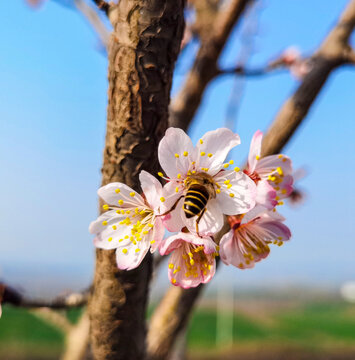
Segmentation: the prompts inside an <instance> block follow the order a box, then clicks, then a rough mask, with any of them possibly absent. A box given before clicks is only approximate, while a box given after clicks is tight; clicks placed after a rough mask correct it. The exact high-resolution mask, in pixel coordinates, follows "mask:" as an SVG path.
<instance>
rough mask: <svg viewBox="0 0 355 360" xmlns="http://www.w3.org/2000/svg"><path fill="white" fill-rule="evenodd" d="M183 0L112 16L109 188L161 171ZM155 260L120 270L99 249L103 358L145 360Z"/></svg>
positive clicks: (94, 339) (145, 3)
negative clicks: (161, 146) (160, 155)
mask: <svg viewBox="0 0 355 360" xmlns="http://www.w3.org/2000/svg"><path fill="white" fill-rule="evenodd" d="M183 5H184V1H183V0H176V1H173V2H172V1H168V0H121V1H120V2H119V3H118V5H117V7H115V9H114V10H113V11H114V14H110V19H111V21H113V19H114V21H115V23H114V31H113V34H112V36H111V41H110V44H109V72H108V80H109V90H108V111H107V131H106V143H105V150H104V160H103V168H102V185H104V184H107V183H109V182H114V181H120V182H124V183H126V184H127V185H129V186H131V187H132V188H134V189H136V190H139V189H138V174H139V172H140V171H141V170H147V171H150V172H154V171H157V170H158V162H157V146H158V143H159V141H160V139H161V137H162V136H163V134H164V132H165V129H166V128H167V125H168V104H169V93H170V88H171V81H172V73H173V68H174V64H175V61H176V58H177V54H178V51H179V47H180V42H181V37H182V32H183V24H184V19H183ZM151 262H152V259H151V256H149V255H148V256H146V258H145V260H144V261H143V262H142V264H141V266H140V267H139V268H138V269H135V270H133V271H119V270H118V269H117V266H116V261H115V253H114V251H107V250H96V271H95V278H94V289H93V296H92V298H91V300H90V303H89V316H90V322H91V346H92V352H93V355H94V358H95V359H116V360H117V359H125V360H129V359H132V360H139V359H143V358H144V357H145V335H146V328H145V310H146V303H147V293H148V284H149V280H150V276H151V268H152V266H151Z"/></svg>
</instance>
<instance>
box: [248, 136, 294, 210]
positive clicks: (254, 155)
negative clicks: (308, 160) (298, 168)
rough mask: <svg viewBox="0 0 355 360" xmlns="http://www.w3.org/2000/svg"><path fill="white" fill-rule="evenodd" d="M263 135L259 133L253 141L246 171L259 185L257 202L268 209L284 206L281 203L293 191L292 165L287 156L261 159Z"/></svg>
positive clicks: (280, 155)
mask: <svg viewBox="0 0 355 360" xmlns="http://www.w3.org/2000/svg"><path fill="white" fill-rule="evenodd" d="M262 138H263V133H262V132H261V131H259V130H258V131H257V132H256V133H255V134H254V136H253V138H252V141H251V144H250V151H249V156H248V165H247V167H246V169H245V170H244V172H245V174H247V175H248V176H249V177H250V178H251V179H253V180H254V182H255V183H256V185H257V195H256V202H257V204H259V205H262V206H264V207H265V208H267V209H269V210H270V209H272V208H274V207H275V206H276V205H282V204H283V202H282V201H279V200H282V199H284V198H286V197H287V196H289V195H290V194H291V192H292V191H293V187H292V184H293V177H292V163H291V159H290V158H289V157H287V156H285V155H282V154H279V155H270V156H265V157H263V158H260V153H261V141H262Z"/></svg>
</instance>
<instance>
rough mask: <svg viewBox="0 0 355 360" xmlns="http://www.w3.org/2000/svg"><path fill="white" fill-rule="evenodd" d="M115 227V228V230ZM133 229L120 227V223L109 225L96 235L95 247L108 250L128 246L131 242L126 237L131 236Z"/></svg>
mask: <svg viewBox="0 0 355 360" xmlns="http://www.w3.org/2000/svg"><path fill="white" fill-rule="evenodd" d="M113 226H115V227H114V228H113ZM131 229H132V226H126V225H119V224H118V222H116V224H115V225H112V223H111V224H110V223H109V224H108V225H107V226H106V229H105V230H103V231H101V232H99V233H98V234H97V235H96V237H95V239H94V245H95V246H96V247H97V248H100V249H106V250H111V249H116V248H118V247H124V246H127V245H128V244H129V243H130V240H129V238H127V239H126V238H125V237H128V236H130V235H131Z"/></svg>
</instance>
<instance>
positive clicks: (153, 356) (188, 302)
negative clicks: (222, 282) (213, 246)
mask: <svg viewBox="0 0 355 360" xmlns="http://www.w3.org/2000/svg"><path fill="white" fill-rule="evenodd" d="M229 229H230V227H229V225H228V223H227V222H225V224H224V226H223V228H222V229H221V230H220V232H219V233H218V234H217V235H216V237H215V238H216V241H217V243H219V241H220V239H221V238H222V236H223V235H224V234H225V233H226V232H227V231H228V230H229ZM204 288H205V285H203V284H201V285H199V286H197V287H196V288H191V289H182V288H180V287H177V286H171V287H170V288H169V290H168V291H167V293H166V294H165V295H164V297H163V299H162V301H161V302H160V303H159V305H158V307H157V308H156V310H155V311H154V314H153V316H152V318H151V320H150V324H149V331H148V336H147V341H148V350H147V351H148V359H149V360H164V359H167V358H168V356H169V354H170V352H171V351H172V348H173V345H174V343H175V341H176V339H177V336H178V334H179V333H180V331H181V330H182V329H184V328H185V326H186V324H187V322H188V320H189V317H190V315H191V313H192V310H193V307H194V305H195V303H196V301H197V299H198V297H199V295H200V294H201V292H202V291H203V289H204Z"/></svg>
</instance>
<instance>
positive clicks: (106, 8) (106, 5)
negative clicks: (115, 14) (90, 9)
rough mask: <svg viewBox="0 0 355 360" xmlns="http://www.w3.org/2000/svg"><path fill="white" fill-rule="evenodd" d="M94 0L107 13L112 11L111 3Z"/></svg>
mask: <svg viewBox="0 0 355 360" xmlns="http://www.w3.org/2000/svg"><path fill="white" fill-rule="evenodd" d="M93 2H94V3H95V4H96V5H97V7H98V8H99V9H100V10H102V11H104V12H105V14H106V15H108V13H109V11H110V4H109V3H108V2H106V1H104V0H93Z"/></svg>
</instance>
